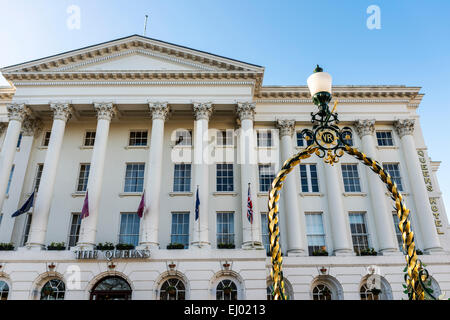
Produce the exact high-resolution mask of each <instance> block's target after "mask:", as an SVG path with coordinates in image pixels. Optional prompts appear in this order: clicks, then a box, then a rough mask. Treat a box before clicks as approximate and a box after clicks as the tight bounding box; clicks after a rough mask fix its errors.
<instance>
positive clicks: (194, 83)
mask: <svg viewBox="0 0 450 320" xmlns="http://www.w3.org/2000/svg"><path fill="white" fill-rule="evenodd" d="M1 71H2V74H3V76H4V77H5V78H6V79H7V80H8V81H9V82H10V83H11V87H4V88H0V146H1V156H0V164H1V167H0V208H2V209H1V214H2V215H1V216H0V217H1V218H0V219H1V220H0V221H1V222H0V242H1V243H12V244H13V246H14V250H12V251H0V294H1V297H2V299H13V300H15V299H259V300H264V299H268V298H270V291H271V289H270V288H271V283H270V275H269V270H270V258H269V257H268V256H267V250H268V241H269V240H268V229H267V201H268V190H269V189H270V184H271V181H272V179H273V178H274V176H275V174H276V173H277V171H278V170H279V169H280V167H281V165H282V164H283V162H284V161H285V160H286V159H287V158H288V157H290V156H291V155H293V154H294V153H296V152H298V151H300V150H301V149H302V148H304V147H306V146H307V145H308V143H309V141H307V140H305V139H304V138H302V136H301V134H300V132H301V131H302V130H303V129H305V128H311V127H312V123H311V112H313V111H315V110H314V109H315V107H314V105H313V104H312V103H311V97H310V95H309V92H308V89H307V87H306V86H264V85H262V80H263V75H264V68H263V67H260V66H257V65H253V64H248V63H244V62H241V61H237V60H233V59H229V58H225V57H221V56H217V55H213V54H210V53H206V52H202V51H198V50H193V49H190V48H186V47H182V46H178V45H174V44H170V43H166V42H162V41H159V40H155V39H151V38H146V37H142V36H138V35H133V36H130V37H126V38H122V39H118V40H113V41H110V42H106V43H102V44H98V45H94V46H90V47H86V48H82V49H78V50H74V51H70V52H66V53H62V54H58V55H55V56H51V57H47V58H42V59H38V60H35V61H31V62H26V63H22V64H19V65H14V66H10V67H5V68H3V69H2V70H1ZM306 76H307V75H305V79H306ZM333 96H334V98H335V99H338V100H339V105H338V113H339V118H340V121H341V123H340V124H341V125H342V126H349V127H350V128H351V129H352V136H351V137H350V139H349V142H350V143H351V144H353V146H355V147H357V148H359V149H361V150H362V151H363V152H365V153H366V154H368V155H369V156H371V157H373V158H375V159H377V160H378V161H379V162H380V163H381V164H382V165H383V166H384V168H385V169H386V170H387V171H388V172H389V173H390V174H391V176H392V177H393V179H394V180H395V182H396V183H397V185H398V187H399V189H400V191H401V192H402V194H403V195H404V196H405V199H406V204H407V206H408V208H409V209H411V220H412V227H413V230H414V232H415V239H416V243H417V247H418V248H419V249H420V250H421V251H422V253H423V255H421V256H420V258H421V260H422V261H423V262H424V263H425V264H426V265H427V269H428V271H429V272H430V275H431V276H432V277H431V285H432V287H433V288H434V291H435V294H436V293H439V292H445V291H448V290H450V271H449V263H450V259H449V255H448V253H449V249H450V242H449V239H448V232H449V229H448V221H447V215H446V212H445V207H444V203H443V200H442V194H441V192H440V189H439V184H438V181H437V178H436V172H437V170H438V168H439V164H440V162H437V161H431V159H430V157H429V155H428V152H427V147H426V144H425V141H424V139H423V134H422V131H421V127H420V123H419V116H418V114H417V108H418V107H419V105H420V102H421V99H422V97H423V94H422V93H420V88H418V87H406V86H335V87H333ZM33 192H34V197H33V199H34V203H33V206H32V208H31V209H30V210H27V212H25V213H23V214H21V215H19V216H17V217H11V215H12V214H13V213H14V212H15V211H16V210H17V209H18V208H20V207H21V206H22V205H23V204H24V203H25V202H26V201H27V199H29V198H30V196H31V195H32V194H33ZM86 198H88V200H87V201H86ZM249 198H250V199H251V201H252V204H253V216H252V217H251V219H249V217H248V216H247V213H248V210H247V208H248V199H249ZM141 201H142V202H143V204H145V206H144V207H145V210H144V212H143V216H142V217H139V215H138V214H137V210H138V207H139V206H140V203H141ZM85 203H88V209H89V214H88V215H87V216H85V217H84V218H83V219H82V218H81V212H82V208H83V206H84V204H85ZM279 208H280V228H281V244H282V251H283V254H284V260H283V268H284V269H283V270H284V277H285V280H286V284H287V289H288V290H287V291H288V294H289V297H290V298H291V299H402V298H403V299H405V298H406V295H405V294H404V293H403V290H404V289H403V287H402V284H403V281H404V280H403V269H404V266H405V258H404V255H403V253H402V250H403V249H402V246H401V236H400V235H399V230H398V227H397V224H398V218H397V216H396V214H395V212H394V209H393V204H392V200H391V199H390V197H389V195H388V193H387V190H386V188H385V187H384V186H383V185H382V183H381V181H379V178H378V177H377V176H376V175H374V174H373V173H372V172H371V171H370V170H369V169H367V168H366V167H365V166H363V165H362V164H359V163H358V161H357V160H356V159H354V158H352V157H350V156H348V155H344V156H343V157H342V158H341V159H340V161H339V163H338V164H335V165H334V166H330V165H328V164H324V162H323V160H322V159H320V158H318V157H316V156H313V157H311V158H309V159H307V161H305V162H304V163H301V164H300V165H299V166H297V167H296V168H295V169H294V170H293V171H292V173H291V174H290V175H289V177H288V178H287V179H286V181H285V184H284V187H283V190H282V195H281V199H280V202H279ZM250 220H251V221H250ZM118 244H119V246H118V247H117V248H115V249H114V248H113V247H111V245H113V246H114V245H118ZM126 245H131V246H126ZM4 246H5V245H4ZM58 247H63V248H64V249H65V250H51V249H57V248H58ZM180 248H181V249H180ZM374 252H376V253H377V255H373V253H374ZM368 280H370V281H368ZM373 283H375V289H378V291H377V290H372V289H373V288H374V286H373V285H372V284H373Z"/></svg>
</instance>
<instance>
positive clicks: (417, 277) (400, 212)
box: [267, 65, 435, 300]
mask: <svg viewBox="0 0 450 320" xmlns="http://www.w3.org/2000/svg"><path fill="white" fill-rule="evenodd" d="M307 83H308V88H309V91H310V93H311V97H312V101H313V103H314V104H315V105H316V106H317V107H318V111H317V112H316V113H314V112H311V122H312V123H313V127H312V130H310V129H304V130H303V131H302V132H301V134H302V136H303V138H304V139H305V140H310V139H312V140H313V142H312V143H311V144H309V146H308V147H306V148H305V149H303V150H301V151H300V152H298V153H297V154H295V155H294V156H292V157H291V158H289V159H287V160H286V161H285V162H284V164H283V166H282V168H281V170H280V171H279V172H278V174H277V175H276V177H275V179H274V180H273V181H272V185H271V190H270V191H269V201H268V209H269V213H268V215H267V217H268V225H269V239H270V257H271V262H272V270H271V272H270V275H271V277H272V281H273V295H274V300H284V299H286V294H285V289H284V281H283V271H282V264H283V259H282V256H281V246H280V229H279V224H278V204H277V203H278V200H279V198H280V191H281V189H282V187H283V181H284V179H286V176H287V175H288V174H289V173H290V172H291V171H292V170H293V169H294V167H295V166H296V165H298V164H299V163H300V162H301V160H303V159H307V158H309V157H311V156H312V155H313V154H315V155H317V156H319V157H321V158H324V162H325V163H328V164H330V165H333V164H334V163H337V162H338V161H339V158H340V157H342V156H343V155H344V153H347V154H349V155H351V156H353V157H355V158H356V159H358V160H359V161H360V162H362V163H363V164H364V165H366V166H367V167H369V168H370V169H371V170H372V171H373V172H375V173H376V174H377V175H378V176H379V177H380V179H381V181H382V182H383V183H384V184H385V185H386V188H387V190H388V191H389V192H390V195H391V198H392V200H394V207H395V208H396V211H397V216H398V218H399V229H400V231H401V233H402V240H403V248H404V249H405V252H406V254H405V258H406V268H405V270H404V272H405V282H406V285H405V289H406V290H405V293H407V294H408V297H409V299H410V300H424V299H425V294H426V297H427V298H428V299H435V298H434V297H433V295H432V291H431V290H430V289H429V288H428V287H427V285H426V284H425V283H426V281H427V279H428V272H427V270H426V269H425V268H424V267H423V265H422V263H421V261H420V260H419V259H418V258H417V253H416V248H415V242H414V233H413V231H412V228H411V223H410V219H409V209H407V208H406V205H405V204H404V201H403V196H402V195H401V194H400V192H399V191H398V188H397V185H396V184H395V182H394V181H393V180H392V178H391V176H390V175H389V173H388V172H386V171H385V170H384V169H383V167H382V166H381V165H380V164H379V163H378V162H377V161H375V160H372V159H371V158H369V157H367V156H366V155H365V154H364V153H363V152H361V151H359V150H358V149H356V148H354V147H352V146H350V145H349V144H348V143H347V141H348V140H349V137H350V135H351V129H350V128H349V127H343V128H342V129H341V128H339V127H338V126H337V124H338V123H339V120H338V114H337V113H336V112H335V110H336V106H337V102H335V104H334V107H333V109H332V110H331V111H330V108H329V106H328V104H329V103H330V102H331V100H332V94H331V92H332V86H331V84H332V78H331V75H330V74H328V73H326V72H324V71H323V69H322V68H321V67H319V66H318V65H317V67H316V68H315V69H314V73H313V74H312V75H311V76H309V77H308V80H307Z"/></svg>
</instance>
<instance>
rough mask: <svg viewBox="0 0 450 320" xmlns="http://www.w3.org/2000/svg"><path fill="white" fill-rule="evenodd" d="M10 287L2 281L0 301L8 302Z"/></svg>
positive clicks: (0, 282) (0, 284) (0, 283)
mask: <svg viewBox="0 0 450 320" xmlns="http://www.w3.org/2000/svg"><path fill="white" fill-rule="evenodd" d="M8 294H9V286H8V284H7V283H6V282H5V281H1V280H0V301H4V300H8Z"/></svg>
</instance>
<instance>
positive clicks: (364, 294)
mask: <svg viewBox="0 0 450 320" xmlns="http://www.w3.org/2000/svg"><path fill="white" fill-rule="evenodd" d="M359 296H360V297H361V300H392V290H391V286H390V285H389V283H388V282H387V280H386V279H385V278H384V277H382V276H380V275H372V276H366V277H364V278H363V281H362V283H361V286H360V288H359Z"/></svg>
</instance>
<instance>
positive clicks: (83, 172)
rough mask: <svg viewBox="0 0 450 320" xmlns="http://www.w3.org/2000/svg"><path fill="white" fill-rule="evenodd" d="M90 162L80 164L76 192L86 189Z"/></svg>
mask: <svg viewBox="0 0 450 320" xmlns="http://www.w3.org/2000/svg"><path fill="white" fill-rule="evenodd" d="M90 169H91V165H90V164H87V163H85V164H80V174H79V175H78V185H77V192H84V191H86V189H87V185H88V178H89V170H90Z"/></svg>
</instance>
